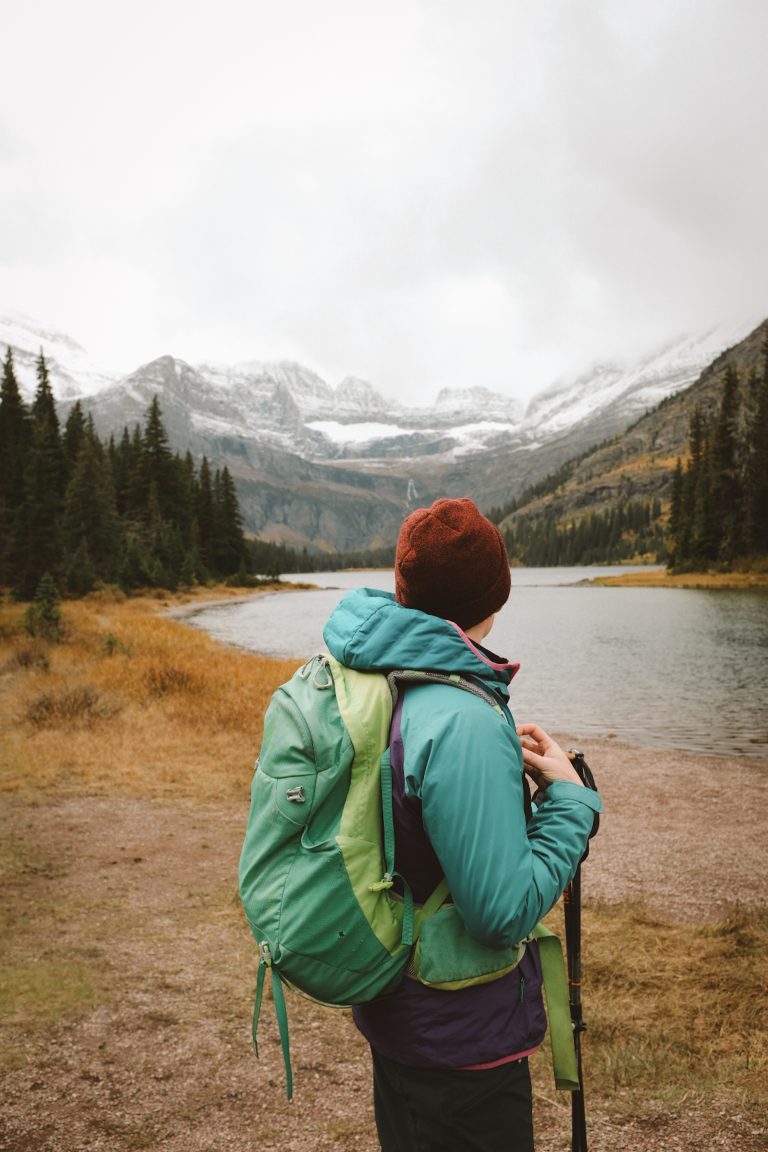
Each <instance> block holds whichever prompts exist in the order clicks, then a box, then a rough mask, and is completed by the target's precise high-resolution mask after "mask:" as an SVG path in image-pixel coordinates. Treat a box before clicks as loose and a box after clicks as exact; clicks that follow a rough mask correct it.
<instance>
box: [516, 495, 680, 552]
mask: <svg viewBox="0 0 768 1152" xmlns="http://www.w3.org/2000/svg"><path fill="white" fill-rule="evenodd" d="M504 538H505V540H506V544H507V549H508V551H509V555H510V559H512V560H517V561H519V562H520V563H521V564H525V565H527V566H529V567H534V568H548V567H555V566H557V565H575V564H616V563H618V562H619V561H621V560H629V559H631V558H632V557H633V556H638V555H643V554H647V553H649V552H654V553H655V554H656V556H657V558H658V557H662V556H663V555H664V554H665V548H664V538H663V534H662V528H661V501H660V500H658V499H655V500H653V501H650V500H629V501H626V502H625V503H623V504H621V505H619V506H617V507H615V508H611V509H608V510H607V511H605V512H592V513H591V514H590V515H589V516H585V517H584V519H583V520H580V521H579V522H578V523H573V524H570V525H568V526H567V527H561V526H560V525H559V524H558V522H557V519H556V517H555V515H554V514H553V513H552V512H545V513H544V515H543V516H538V517H536V518H535V519H526V520H523V519H521V520H519V521H518V522H517V523H516V524H515V525H514V527H513V528H508V529H505V531H504Z"/></svg>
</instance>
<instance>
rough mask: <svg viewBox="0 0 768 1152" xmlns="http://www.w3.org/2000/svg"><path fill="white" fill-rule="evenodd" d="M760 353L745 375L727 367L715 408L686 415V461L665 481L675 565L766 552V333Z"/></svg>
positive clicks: (749, 558) (747, 558)
mask: <svg viewBox="0 0 768 1152" xmlns="http://www.w3.org/2000/svg"><path fill="white" fill-rule="evenodd" d="M762 351H763V356H762V366H761V368H760V369H753V370H752V371H751V372H750V374H749V376H748V377H747V379H746V381H742V380H741V378H740V376H739V373H738V371H737V370H736V368H735V367H734V366H733V365H732V364H730V365H728V366H727V368H726V370H725V374H724V377H723V388H722V393H721V397H720V405H719V408H718V410H717V411H716V412H714V413H712V414H710V415H706V414H705V413H704V412H703V411H702V409H701V408H700V407H697V408H696V409H695V410H694V411H693V413H692V415H691V419H690V425H689V436H688V443H689V456H688V461H687V463H686V465H685V467H683V464H682V461H681V460H678V461H677V467H676V468H675V473H674V478H673V484H672V505H671V511H670V534H671V537H672V554H671V557H670V564H671V566H672V567H674V568H677V569H685V570H691V569H694V570H695V569H696V568H701V567H707V566H708V565H710V564H720V565H722V566H723V567H726V568H727V567H731V566H732V565H733V564H735V563H737V562H739V563H741V562H747V563H751V562H754V561H755V560H756V559H758V558H760V557H768V332H766V336H765V340H764V343H763V350H762Z"/></svg>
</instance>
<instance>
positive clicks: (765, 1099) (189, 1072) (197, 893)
mask: <svg viewBox="0 0 768 1152" xmlns="http://www.w3.org/2000/svg"><path fill="white" fill-rule="evenodd" d="M215 594H216V595H218V594H219V592H218V590H217V591H216V593H215ZM221 594H222V595H225V594H226V593H224V592H222V593H221ZM205 595H206V596H208V597H210V596H211V595H212V593H211V591H210V590H207V591H206V593H205ZM172 602H178V598H175V601H172V599H171V598H170V597H165V598H132V599H125V598H124V597H122V596H120V595H116V594H113V593H109V592H103V593H101V594H96V595H93V596H91V597H90V598H88V599H87V600H84V601H78V602H69V603H65V604H64V605H63V618H64V624H65V635H64V639H63V641H62V642H61V643H58V644H47V643H44V642H42V641H40V640H38V639H36V638H34V637H31V636H29V635H27V634H26V632H25V630H24V624H23V619H24V608H23V606H20V605H14V604H11V603H5V604H3V605H2V606H1V607H0V685H2V692H1V694H0V804H1V805H2V809H1V811H0V816H1V817H2V819H1V828H2V840H1V841H0V842H1V843H2V848H1V849H0V869H1V874H0V875H1V880H0V898H1V900H2V904H1V907H0V916H1V918H2V919H1V920H0V931H1V932H2V944H1V945H0V975H1V976H2V980H1V981H0V1016H1V1017H2V1020H3V1024H2V1029H3V1042H2V1055H0V1075H2V1079H3V1090H2V1095H3V1101H4V1103H3V1109H2V1114H1V1116H2V1118H0V1147H1V1148H3V1149H9V1150H10V1149H13V1150H16V1149H18V1150H19V1152H21V1150H27V1149H28V1150H30V1152H31V1150H32V1149H34V1150H35V1152H38V1150H39V1152H48V1150H53V1149H68V1150H69V1149H78V1150H79V1149H89V1150H90V1149H94V1150H95V1149H97V1148H98V1149H108V1150H122V1149H126V1150H127V1149H143V1148H147V1149H149V1148H153V1149H154V1148H162V1149H167V1150H171V1152H172V1150H175V1149H179V1150H181V1149H184V1150H185V1152H194V1150H195V1149H201V1150H202V1149H205V1150H206V1152H207V1150H212V1149H219V1148H221V1149H225V1148H226V1149H228V1150H233V1152H238V1150H240V1149H250V1148H254V1147H259V1148H260V1149H261V1150H270V1149H274V1150H277V1149H281V1150H282V1149H293V1150H299V1152H303V1150H306V1152H309V1150H310V1149H315V1148H318V1149H321V1148H323V1149H324V1148H334V1149H359V1150H362V1152H369V1150H372V1149H374V1148H375V1147H376V1146H377V1145H376V1141H375V1138H374V1136H373V1127H372V1114H371V1105H370V1100H369V1090H368V1068H367V1063H368V1060H367V1053H366V1051H365V1045H364V1043H363V1042H362V1040H361V1038H360V1037H359V1036H358V1035H357V1033H356V1032H355V1030H354V1028H353V1027H352V1025H351V1022H350V1020H349V1015H348V1013H344V1012H332V1011H327V1010H323V1009H321V1008H319V1007H317V1006H315V1005H312V1004H309V1003H308V1002H306V1001H303V1000H301V999H297V998H295V997H291V998H290V999H291V1002H290V1003H289V1014H290V1017H291V1027H292V1034H293V1040H292V1043H293V1045H294V1059H295V1063H296V1079H297V1088H296V1091H297V1099H296V1100H295V1101H294V1102H293V1103H292V1104H291V1105H288V1104H287V1103H286V1102H285V1100H284V1097H283V1095H282V1070H281V1066H280V1061H279V1054H278V1048H277V1043H276V1037H275V1030H274V1025H273V1022H272V1020H271V1013H270V1011H269V1005H267V1006H266V1007H265V1012H264V1017H265V1024H264V1044H263V1058H262V1061H261V1062H260V1063H259V1064H258V1065H257V1064H255V1063H254V1061H253V1058H252V1055H251V1053H250V1047H249V1012H250V1006H251V997H252V992H253V983H254V971H255V951H254V947H253V944H252V941H251V939H250V937H249V934H248V931H247V928H246V926H245V924H244V921H243V919H242V916H241V914H240V910H239V907H238V904H237V899H236V878H235V870H236V863H237V856H238V854H239V848H240V842H241V839H242V831H243V829H244V823H245V817H246V814H247V805H248V788H249V783H250V777H251V773H252V769H253V761H254V758H255V755H256V753H257V751H258V748H259V743H260V738H261V724H262V715H263V712H264V709H265V707H266V703H267V701H268V699H269V696H270V693H271V692H272V691H273V689H274V688H275V687H276V686H277V684H279V683H280V682H281V681H282V680H284V679H286V678H287V677H288V675H290V673H291V672H292V671H293V670H294V668H295V666H296V664H295V662H294V661H274V660H266V659H262V658H260V657H258V656H255V655H253V654H249V653H246V652H242V651H239V650H235V649H231V648H226V647H224V646H222V645H221V644H218V643H216V642H214V641H213V640H211V639H209V638H208V637H207V636H206V635H204V634H203V633H202V632H200V631H197V630H195V629H192V628H189V627H187V626H185V625H184V624H183V622H180V621H178V620H174V619H169V618H167V617H165V616H164V615H162V609H163V608H165V607H167V606H169V605H170V604H171V603H172ZM595 752H596V753H597V756H598V758H599V759H600V760H601V761H602V765H601V767H602V771H603V773H604V775H605V779H606V784H607V786H608V787H607V793H608V795H611V794H612V793H613V794H614V795H615V797H616V799H614V800H613V803H614V804H615V805H617V806H618V804H619V803H620V801H619V797H623V796H624V793H623V792H622V788H624V787H626V782H627V780H628V779H629V778H630V777H629V775H628V772H629V770H630V768H631V769H632V770H633V771H636V770H637V766H636V764H635V763H634V759H636V758H634V759H633V757H632V755H631V750H626V749H624V750H622V749H616V748H611V747H610V744H607V745H606V746H605V747H600V746H597V747H596V749H595ZM646 755H648V754H647V753H646ZM590 759H592V753H590ZM678 759H681V762H683V763H684V764H685V765H686V766H687V770H690V772H692V773H693V772H695V771H697V770H698V765H697V763H696V761H695V758H694V757H688V758H687V759H686V758H685V754H681V756H680V757H679V758H678ZM720 763H721V764H723V765H724V770H723V773H721V772H720V768H719V764H720ZM728 764H729V762H727V761H726V762H719V763H714V762H713V763H712V764H711V765H708V766H707V768H706V771H707V773H708V775H707V781H708V782H709V783H708V787H711V788H713V789H716V788H717V786H718V781H720V780H721V778H722V788H723V795H724V796H725V795H727V792H728V788H729V783H728V779H727V778H726V776H725V769H726V768H727V765H728ZM767 767H768V766H766V765H753V766H752V767H749V768H747V767H744V766H742V767H741V768H740V771H741V770H743V772H744V773H747V775H745V776H744V777H743V778H744V779H745V780H747V781H748V782H752V783H753V784H754V788H755V789H759V788H762V789H763V792H764V791H765V784H766V768H767ZM750 773H751V775H749V774H750ZM740 779H741V777H740ZM598 780H599V781H600V775H599V773H598ZM681 788H682V785H681ZM681 795H682V792H681ZM751 795H752V797H753V799H754V803H755V804H759V799H755V797H758V795H759V794H758V792H757V791H753V792H752V793H751ZM744 803H745V804H749V803H751V801H750V797H749V795H747V796H746V797H745V798H744ZM724 811H725V809H724ZM727 811H728V812H729V813H730V812H731V809H730V808H729V809H727ZM733 812H734V815H733V816H732V817H731V816H729V817H728V819H729V820H733V821H734V822H735V821H738V809H737V808H734V809H733ZM605 819H606V822H610V820H611V807H610V805H609V804H608V801H607V815H606V818H605ZM633 819H634V818H633ZM646 822H647V807H646V804H645V802H643V803H642V804H641V806H640V807H639V809H638V815H637V817H636V819H634V823H635V824H637V825H638V831H639V832H642V833H643V834H644V835H646V840H645V841H644V845H645V846H644V848H642V850H641V846H640V845H639V844H636V845H635V852H636V853H638V852H639V853H640V856H639V857H638V856H637V855H636V854H635V855H633V854H632V852H630V851H629V850H628V848H629V840H630V839H631V833H629V832H622V834H621V837H615V838H614V839H611V832H610V827H607V828H606V838H605V849H604V856H603V857H602V858H601V857H600V852H599V850H598V846H599V844H600V839H598V841H596V847H595V850H594V851H593V858H592V859H591V860H590V862H588V864H587V865H585V870H586V869H588V868H592V869H594V870H595V871H594V875H595V876H597V875H599V871H598V870H600V869H601V868H604V869H605V871H606V873H607V874H610V875H611V876H612V877H613V879H612V881H611V886H610V890H609V891H608V892H607V896H606V893H605V892H603V893H602V895H601V894H600V886H599V884H598V885H596V890H597V893H598V896H597V898H596V899H588V900H587V907H586V910H585V923H584V972H585V987H584V999H585V1015H586V1017H587V1020H588V1024H589V1028H588V1032H587V1034H586V1039H585V1052H586V1055H585V1059H586V1063H587V1069H588V1110H589V1114H590V1118H591V1138H590V1147H591V1148H593V1149H594V1150H595V1152H601V1150H602V1152H608V1150H611V1152H613V1149H622V1148H625V1149H637V1150H640V1149H643V1150H662V1149H691V1150H693V1149H696V1150H697V1152H705V1150H707V1149H709V1148H718V1147H724V1148H729V1149H734V1150H738V1152H757V1150H758V1149H763V1148H765V1147H766V1145H767V1144H768V1122H766V1119H765V1117H766V1110H768V1088H767V1087H766V1085H768V1002H767V1000H766V990H767V989H768V916H767V914H766V903H768V892H767V890H766V880H765V875H764V874H763V875H759V876H755V878H754V882H755V886H756V895H755V893H752V896H753V897H754V898H753V899H751V901H750V902H749V905H748V906H747V905H745V904H743V903H741V902H740V901H739V900H738V899H737V898H736V897H735V898H734V903H733V907H732V908H727V909H726V910H725V912H723V909H722V906H721V905H718V911H717V915H716V916H715V917H714V918H713V917H709V916H706V915H700V914H699V913H696V914H695V916H694V918H693V919H692V918H691V917H690V916H686V915H683V914H682V913H681V914H680V915H677V914H676V912H675V903H674V900H670V902H669V904H668V906H667V907H666V908H665V907H660V906H649V905H648V904H647V903H646V902H645V901H644V902H638V900H637V899H636V897H635V893H636V891H637V889H636V885H634V880H635V876H636V873H637V872H638V871H640V870H641V867H638V866H637V864H636V860H637V859H641V860H642V859H643V857H642V851H646V852H651V851H652V850H653V849H652V847H651V845H650V844H649V842H648V840H647V829H646V828H645V824H646ZM630 823H632V821H630ZM689 823H690V822H689ZM628 826H629V825H627V827H628ZM693 831H694V834H695V829H694V830H693ZM687 834H689V835H690V834H691V829H690V827H687ZM666 835H668V836H670V837H671V843H672V847H674V837H675V832H674V829H673V830H672V831H671V832H667V833H666ZM738 835H739V831H738V828H737V827H734V828H729V829H728V837H729V838H728V843H727V844H726V845H725V848H724V855H723V856H722V859H725V860H726V861H727V860H728V859H729V856H728V852H729V851H732V853H733V858H734V860H736V859H737V858H738V856H739V853H740V851H741V846H740V844H739V841H738ZM700 849H701V851H702V853H703V855H702V859H703V860H706V852H707V849H708V846H707V844H703V845H700ZM690 858H691V857H690V852H689V851H688V850H686V851H685V852H682V853H681V855H680V863H679V868H680V870H681V871H684V870H685V864H686V859H688V860H690ZM601 859H602V864H601ZM764 859H765V857H763V860H764ZM696 867H697V868H700V867H706V865H696ZM668 879H669V889H670V892H674V890H675V889H676V888H677V886H678V878H677V877H676V876H674V875H671V876H669V878H668ZM726 879H727V877H726ZM664 882H665V881H664V878H663V877H662V879H661V881H660V884H661V887H660V889H659V890H660V891H661V892H662V894H663V893H664V891H665V889H664ZM707 882H708V880H707V875H706V874H705V873H700V872H697V871H694V872H692V873H691V876H690V877H689V879H688V884H689V888H690V887H692V888H693V889H695V888H696V887H697V885H698V886H702V885H706V884H707ZM587 891H589V888H588V889H587ZM658 903H660V904H664V903H665V901H664V900H663V899H662V900H661V901H659V902H658ZM558 917H559V912H558V911H557V910H555V911H554V912H553V913H552V914H551V920H552V921H553V923H555V924H557V922H558ZM534 1077H535V1081H534V1083H535V1091H536V1110H537V1126H538V1131H539V1134H540V1135H539V1143H538V1147H540V1148H541V1149H542V1150H546V1149H553V1150H554V1149H560V1148H564V1147H566V1146H567V1144H568V1136H569V1127H568V1114H567V1101H566V1100H565V1099H564V1098H563V1097H562V1095H560V1094H556V1093H555V1092H554V1090H553V1088H552V1085H551V1073H550V1071H549V1068H548V1066H547V1062H546V1061H545V1060H544V1059H543V1058H541V1057H540V1058H539V1059H538V1060H537V1061H535V1068H534Z"/></svg>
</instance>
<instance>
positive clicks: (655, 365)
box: [0, 320, 745, 551]
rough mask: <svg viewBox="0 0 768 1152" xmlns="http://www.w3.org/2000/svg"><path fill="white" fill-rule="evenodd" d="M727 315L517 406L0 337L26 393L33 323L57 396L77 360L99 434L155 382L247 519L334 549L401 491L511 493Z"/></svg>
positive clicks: (374, 521) (678, 362) (680, 379)
mask: <svg viewBox="0 0 768 1152" xmlns="http://www.w3.org/2000/svg"><path fill="white" fill-rule="evenodd" d="M740 327H741V328H744V327H745V325H741V326H740ZM735 330H736V331H738V330H739V329H738V328H737V329H735ZM733 331H734V329H729V328H727V327H724V328H723V329H721V330H713V331H710V332H708V333H705V334H703V335H700V336H699V337H685V338H683V339H681V340H679V341H674V342H671V343H668V345H667V347H666V348H665V349H663V350H656V351H655V352H654V353H652V354H649V355H648V356H646V357H643V358H639V360H638V362H636V363H633V364H631V365H629V366H627V365H620V364H615V363H604V364H601V365H596V366H595V367H594V368H593V369H591V370H590V371H588V372H586V373H582V374H581V375H580V376H577V377H576V378H575V379H574V380H567V381H563V382H558V383H556V384H554V385H552V386H551V387H550V388H548V389H545V390H544V391H543V392H541V393H539V394H538V395H537V396H534V397H533V398H532V399H531V401H530V402H529V404H528V406H527V408H524V407H523V405H521V404H520V403H519V402H518V401H515V400H514V399H513V398H510V397H507V396H504V395H502V394H500V393H496V392H493V391H491V390H489V389H487V388H484V387H483V386H482V385H469V386H468V387H467V388H462V389H455V388H446V389H442V390H441V392H440V393H439V394H438V396H437V398H436V400H435V402H434V404H433V405H431V406H408V405H404V404H400V403H397V402H393V401H388V400H387V399H386V398H385V397H384V396H383V395H382V394H381V393H380V392H379V391H378V390H377V389H376V388H375V387H374V385H373V384H371V383H370V382H368V381H366V380H362V379H361V378H359V377H355V376H347V377H345V378H344V379H343V380H342V381H341V382H340V383H339V384H338V385H336V386H335V387H334V386H332V385H330V384H328V383H327V382H326V381H324V380H323V379H322V377H320V376H319V375H318V374H317V373H315V372H313V371H312V369H310V368H306V367H305V366H304V365H301V364H298V363H296V362H293V361H278V362H269V361H259V360H247V361H242V362H239V363H236V364H221V363H215V362H205V363H202V364H196V365H193V364H190V363H188V362H187V361H185V360H182V359H180V358H178V357H174V356H172V355H170V354H166V355H163V356H160V357H157V358H155V359H154V360H151V361H149V362H147V363H146V364H143V365H140V366H139V367H138V368H136V369H135V370H134V371H133V372H131V373H129V374H127V375H122V376H117V377H115V376H111V375H110V374H109V373H106V372H104V371H103V370H101V369H95V368H93V367H89V366H88V362H87V354H85V353H84V352H83V350H82V348H80V346H79V345H77V344H76V342H75V341H72V340H71V339H70V338H69V337H66V336H65V335H64V334H56V333H54V332H52V331H51V330H43V329H42V328H41V327H40V326H35V325H34V324H32V325H31V326H28V327H27V329H26V330H24V329H23V326H22V327H21V328H19V327H18V326H17V327H16V329H15V330H14V328H13V322H12V321H8V320H5V321H3V320H0V347H2V345H3V344H6V345H7V344H11V346H13V347H14V351H15V354H16V356H17V363H18V364H19V368H20V371H19V378H20V382H21V384H22V386H23V387H24V388H25V391H26V393H27V395H29V394H30V393H31V391H32V390H33V388H34V363H35V360H36V356H37V353H35V352H34V351H33V348H34V341H35V340H36V339H38V338H40V337H41V335H44V336H45V341H44V343H43V350H44V352H45V355H46V361H47V362H48V365H49V371H50V375H51V380H52V383H53V387H54V391H55V392H56V393H57V395H58V397H59V399H60V400H62V401H63V407H64V409H65V411H66V410H67V409H68V408H69V407H71V405H72V404H73V403H74V402H75V399H76V398H78V394H77V386H78V381H77V378H76V371H77V368H78V365H79V366H80V367H81V369H82V372H83V380H84V383H83V386H82V388H81V392H80V394H79V398H80V399H81V402H82V404H83V406H84V408H85V409H86V410H87V411H89V412H90V413H91V414H92V415H93V418H94V421H95V424H96V427H97V429H98V430H99V432H100V433H101V434H102V435H106V436H108V435H109V434H110V433H114V434H115V435H119V434H120V432H121V431H122V428H123V427H124V426H129V427H130V426H132V425H134V424H136V423H140V422H141V421H142V420H143V418H144V415H145V413H146V410H147V408H148V406H149V404H150V403H151V401H152V398H153V396H154V395H157V396H158V398H159V401H160V405H161V409H162V412H163V419H164V422H165V426H166V428H167V431H168V436H169V441H170V443H171V445H172V447H173V448H174V449H176V450H180V451H186V450H187V449H189V450H190V451H191V452H192V454H193V456H194V457H196V458H201V457H202V456H203V455H206V456H207V457H208V459H209V460H210V461H211V463H212V464H215V465H217V466H220V465H224V464H226V465H227V466H228V467H229V469H230V471H231V473H232V475H233V477H234V479H235V481H236V483H237V486H238V492H239V494H240V499H241V506H242V509H243V513H244V516H245V520H246V527H247V529H248V530H249V531H250V532H252V533H254V534H256V535H259V536H261V537H262V538H264V539H272V540H275V541H276V542H286V543H287V542H291V543H292V544H293V545H294V546H306V547H310V548H313V549H320V550H329V551H330V550H356V549H360V548H367V547H376V546H378V545H379V544H382V543H389V542H391V540H392V539H394V537H395V535H396V532H397V528H398V526H399V524H400V522H401V520H402V518H403V516H404V515H405V514H406V513H407V512H408V511H409V510H410V509H411V508H412V507H414V506H418V505H419V504H424V503H429V502H431V501H432V500H433V499H436V498H437V497H438V496H443V495H451V496H459V495H469V496H472V497H473V498H474V499H475V500H476V501H477V502H478V503H479V504H480V506H481V507H483V508H486V509H487V508H489V507H490V506H493V505H500V504H503V503H505V502H507V501H508V500H509V499H510V498H511V497H513V496H515V495H516V494H518V493H519V492H520V491H522V489H523V488H524V487H525V486H526V484H530V483H532V482H535V481H536V480H537V479H541V478H542V477H543V476H545V475H546V474H547V473H548V472H551V471H553V470H554V469H555V468H557V467H558V466H559V465H560V464H562V463H563V462H564V461H565V460H566V459H569V458H571V457H573V456H574V455H577V454H578V453H579V452H580V451H583V450H585V449H586V448H588V447H591V446H593V445H594V444H596V443H599V442H600V441H602V440H605V439H606V438H607V437H610V436H611V435H614V434H615V433H617V432H619V431H621V430H623V429H624V428H625V427H626V426H627V425H628V424H629V423H631V422H632V421H633V420H635V419H637V418H638V416H640V415H642V412H643V411H644V410H645V408H646V407H648V406H650V405H649V400H652V399H656V400H657V399H659V398H661V397H663V396H664V395H669V394H672V393H674V392H675V391H677V390H679V389H680V388H683V387H685V386H686V385H687V384H688V383H689V382H690V381H691V380H692V379H695V378H696V377H697V376H698V374H699V373H700V372H701V371H702V369H703V368H704V367H706V364H707V363H709V362H710V361H711V360H712V359H713V356H714V354H715V353H716V352H719V351H721V349H722V348H723V347H726V346H727V344H728V342H729V340H730V338H731V335H732V333H733ZM57 335H58V336H59V337H60V341H59V342H58V343H57V339H56V337H57ZM14 337H15V339H14ZM19 345H23V347H19ZM713 350H714V351H713ZM38 351H39V349H38ZM377 504H378V507H377V506H376V505H377Z"/></svg>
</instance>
